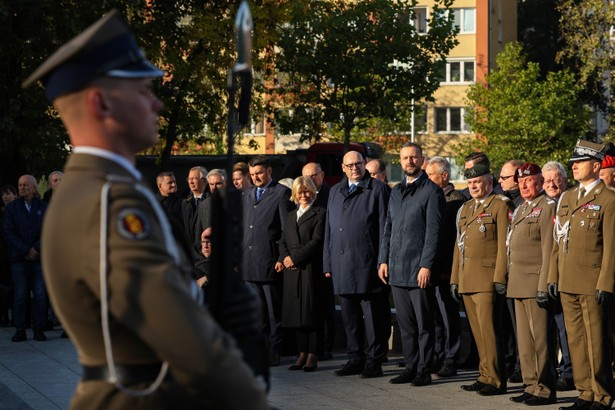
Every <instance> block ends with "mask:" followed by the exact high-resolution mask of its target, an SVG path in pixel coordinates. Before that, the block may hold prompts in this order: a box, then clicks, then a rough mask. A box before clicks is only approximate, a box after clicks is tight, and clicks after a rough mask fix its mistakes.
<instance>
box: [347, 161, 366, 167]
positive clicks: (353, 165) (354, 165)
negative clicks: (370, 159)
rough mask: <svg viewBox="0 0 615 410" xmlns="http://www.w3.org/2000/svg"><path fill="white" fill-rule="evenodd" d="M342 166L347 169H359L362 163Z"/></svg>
mask: <svg viewBox="0 0 615 410" xmlns="http://www.w3.org/2000/svg"><path fill="white" fill-rule="evenodd" d="M342 165H344V166H345V167H346V168H348V169H352V168H359V167H360V166H361V165H363V161H359V162H353V163H352V164H342Z"/></svg>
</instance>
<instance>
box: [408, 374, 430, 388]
mask: <svg viewBox="0 0 615 410" xmlns="http://www.w3.org/2000/svg"><path fill="white" fill-rule="evenodd" d="M428 384H431V374H429V373H425V374H417V375H416V377H415V378H414V379H412V385H413V386H415V387H419V386H427V385H428Z"/></svg>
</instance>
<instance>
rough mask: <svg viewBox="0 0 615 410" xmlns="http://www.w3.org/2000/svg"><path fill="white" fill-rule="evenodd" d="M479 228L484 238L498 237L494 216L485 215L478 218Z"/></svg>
mask: <svg viewBox="0 0 615 410" xmlns="http://www.w3.org/2000/svg"><path fill="white" fill-rule="evenodd" d="M476 222H477V223H478V225H479V226H478V230H479V232H481V233H482V237H483V238H495V237H496V234H497V233H496V229H495V220H494V219H493V217H492V216H484V217H482V218H479V219H477V221H476Z"/></svg>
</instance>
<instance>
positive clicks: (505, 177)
mask: <svg viewBox="0 0 615 410" xmlns="http://www.w3.org/2000/svg"><path fill="white" fill-rule="evenodd" d="M514 176H515V174H512V175H506V176H504V175H500V179H501V180H502V181H506V180H507V179H508V178H512V177H514Z"/></svg>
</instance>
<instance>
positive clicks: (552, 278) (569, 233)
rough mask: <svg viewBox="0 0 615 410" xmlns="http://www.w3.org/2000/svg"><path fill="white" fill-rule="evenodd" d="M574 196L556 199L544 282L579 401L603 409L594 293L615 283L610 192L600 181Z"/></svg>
mask: <svg viewBox="0 0 615 410" xmlns="http://www.w3.org/2000/svg"><path fill="white" fill-rule="evenodd" d="M578 196H579V187H576V188H574V189H571V190H568V191H566V192H565V193H564V194H563V195H562V196H561V197H560V201H559V204H558V207H557V219H556V222H555V240H556V241H555V243H554V246H553V248H554V254H553V259H552V260H551V266H550V269H549V279H548V282H549V283H557V284H558V289H559V292H560V298H561V301H562V308H563V312H564V320H565V323H566V331H567V332H568V344H569V347H570V356H571V359H572V372H573V377H574V384H575V386H576V388H577V390H579V392H580V395H579V397H580V398H581V399H583V400H587V401H594V402H599V403H601V404H605V405H608V404H610V403H609V402H610V400H611V397H612V385H611V383H612V375H611V373H610V364H608V363H604V362H605V361H606V360H605V355H606V356H608V354H607V353H606V352H607V349H608V339H607V338H606V335H604V333H603V312H602V309H601V306H600V305H598V304H597V302H596V298H595V294H596V290H604V291H607V292H613V286H614V282H615V192H613V191H611V190H609V189H605V185H604V183H603V182H602V181H600V182H599V183H598V185H596V186H595V187H594V188H593V189H592V190H591V191H590V192H588V193H586V194H585V196H584V197H583V198H582V199H581V200H577V198H578Z"/></svg>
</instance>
